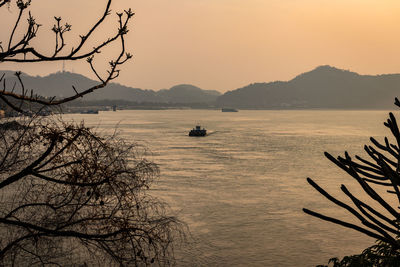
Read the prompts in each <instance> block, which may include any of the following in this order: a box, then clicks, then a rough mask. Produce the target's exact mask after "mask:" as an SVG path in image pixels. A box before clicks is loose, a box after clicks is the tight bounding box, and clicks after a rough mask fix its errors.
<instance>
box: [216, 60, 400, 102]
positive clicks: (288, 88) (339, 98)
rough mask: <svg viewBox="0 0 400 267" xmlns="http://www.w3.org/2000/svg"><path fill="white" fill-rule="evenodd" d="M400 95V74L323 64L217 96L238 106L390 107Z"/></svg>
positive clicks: (219, 100)
mask: <svg viewBox="0 0 400 267" xmlns="http://www.w3.org/2000/svg"><path fill="white" fill-rule="evenodd" d="M396 96H400V74H385V75H376V76H372V75H359V74H357V73H355V72H350V71H346V70H340V69H337V68H334V67H330V66H320V67H317V68H316V69H314V70H312V71H310V72H307V73H303V74H301V75H299V76H297V77H296V78H294V79H293V80H290V81H287V82H281V81H278V82H271V83H254V84H251V85H248V86H246V87H243V88H240V89H237V90H233V91H229V92H227V93H225V94H224V95H222V96H220V97H218V99H217V105H218V106H222V107H235V108H261V109H262V108H267V109H269V108H271V109H274V108H334V109H341V108H345V109H378V108H382V109H390V108H393V102H394V97H396Z"/></svg>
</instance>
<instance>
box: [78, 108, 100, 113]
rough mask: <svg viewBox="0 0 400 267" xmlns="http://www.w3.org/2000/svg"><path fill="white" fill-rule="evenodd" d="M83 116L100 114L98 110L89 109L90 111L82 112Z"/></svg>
mask: <svg viewBox="0 0 400 267" xmlns="http://www.w3.org/2000/svg"><path fill="white" fill-rule="evenodd" d="M81 114H99V111H98V110H96V109H88V110H82V111H81Z"/></svg>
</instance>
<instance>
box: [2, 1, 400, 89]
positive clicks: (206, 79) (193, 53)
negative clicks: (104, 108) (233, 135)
mask: <svg viewBox="0 0 400 267" xmlns="http://www.w3.org/2000/svg"><path fill="white" fill-rule="evenodd" d="M105 3H106V1H105V0H86V1H77V0H69V1H65V0H64V1H62V0H40V1H39V0H33V1H32V4H31V12H32V14H33V15H34V16H35V18H36V20H37V21H38V22H39V23H40V24H42V25H43V26H42V27H41V29H40V31H39V34H38V37H37V40H36V41H35V42H34V43H33V45H36V46H37V47H39V48H40V49H42V51H49V49H51V47H52V46H53V45H54V38H53V36H52V35H51V32H50V29H51V28H52V26H53V16H61V17H62V18H63V19H64V20H65V21H66V22H69V23H70V24H72V29H73V31H71V32H69V33H68V35H67V44H68V45H69V46H68V47H69V49H71V46H73V44H75V43H76V42H77V40H78V39H79V38H78V37H77V36H79V34H83V33H85V32H86V31H87V30H88V29H89V28H90V26H91V25H92V24H93V23H94V22H95V21H96V18H98V17H99V16H101V14H102V11H103V10H104V7H105ZM129 7H130V8H132V9H133V11H134V12H135V13H136V15H135V17H134V18H133V21H132V22H131V24H130V25H129V29H130V32H129V33H128V36H127V49H128V51H129V52H131V53H132V54H133V56H134V57H133V59H132V60H131V61H129V62H127V63H126V64H125V65H123V66H122V68H121V69H122V70H121V75H120V77H119V78H118V80H116V82H118V83H121V84H124V85H128V86H132V87H137V88H142V89H154V90H158V89H164V88H170V87H172V86H174V85H177V84H182V83H186V84H193V85H196V86H198V87H200V88H202V89H210V90H218V91H220V92H226V91H228V90H234V89H237V88H240V87H243V86H246V85H248V84H250V83H254V82H270V81H276V80H290V79H292V78H294V77H295V76H297V75H298V74H300V73H304V72H307V71H310V70H312V69H314V68H315V67H317V66H319V65H331V66H335V67H337V68H341V69H346V70H351V71H355V72H358V73H360V74H383V73H399V72H400V49H399V48H400V1H398V0H330V1H327V0H136V1H132V0H114V1H113V5H112V9H113V14H112V16H109V17H108V18H107V21H106V22H105V24H104V25H103V26H102V28H100V29H99V30H100V31H99V32H98V33H97V34H96V35H94V38H93V40H91V41H92V42H93V44H94V43H96V42H99V41H101V40H104V38H106V37H108V36H109V35H110V34H111V32H112V31H113V30H116V27H117V25H116V16H115V12H116V11H121V10H123V9H124V8H125V9H126V8H129ZM16 16H17V11H16V10H15V8H13V7H12V6H11V7H10V8H2V10H0V24H1V25H12V24H13V22H14V21H15V19H16ZM9 28H10V29H9V30H8V31H7V30H6V29H5V27H4V26H3V27H2V31H1V33H0V38H1V39H0V40H1V41H2V42H3V44H4V43H7V41H8V34H9V31H10V30H11V28H12V27H11V26H10V27H9ZM89 48H90V47H89ZM118 51H119V50H118V46H112V47H109V49H106V50H105V51H103V52H102V53H101V54H99V55H97V57H96V60H95V63H96V66H97V67H98V68H99V71H100V72H101V71H103V73H104V71H105V68H106V66H107V62H108V60H109V59H110V57H111V56H112V55H115V54H116V53H118ZM65 68H66V70H67V71H73V72H76V73H81V74H83V75H85V76H88V77H90V78H95V77H94V75H93V73H91V71H90V68H89V66H88V64H87V63H86V62H85V61H83V62H66V63H65ZM0 69H3V70H4V69H12V70H17V69H19V70H22V71H24V72H27V73H28V74H31V75H46V74H49V73H52V72H56V71H60V70H61V69H62V62H57V63H51V64H47V63H46V64H43V63H41V64H23V65H21V64H9V63H7V64H6V63H2V66H0Z"/></svg>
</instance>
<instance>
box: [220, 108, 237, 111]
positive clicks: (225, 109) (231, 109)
mask: <svg viewBox="0 0 400 267" xmlns="http://www.w3.org/2000/svg"><path fill="white" fill-rule="evenodd" d="M221 111H222V112H238V110H237V109H234V108H223V109H221Z"/></svg>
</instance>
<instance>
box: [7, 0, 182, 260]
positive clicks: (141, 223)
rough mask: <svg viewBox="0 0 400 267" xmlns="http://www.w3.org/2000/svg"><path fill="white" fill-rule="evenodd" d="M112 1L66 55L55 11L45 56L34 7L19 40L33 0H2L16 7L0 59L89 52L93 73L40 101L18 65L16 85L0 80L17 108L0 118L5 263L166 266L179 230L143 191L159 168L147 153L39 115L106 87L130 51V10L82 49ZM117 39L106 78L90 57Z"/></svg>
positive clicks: (35, 59)
mask: <svg viewBox="0 0 400 267" xmlns="http://www.w3.org/2000/svg"><path fill="white" fill-rule="evenodd" d="M111 2H112V1H111V0H108V1H106V7H105V12H104V13H103V15H102V16H101V17H100V18H99V20H98V21H97V22H96V23H95V24H94V26H92V27H91V28H90V30H89V31H88V33H87V34H85V35H82V36H81V38H80V42H79V43H78V44H77V46H76V47H75V48H72V49H70V50H68V52H65V48H66V43H65V38H66V37H65V34H66V33H67V32H69V31H70V30H71V25H69V24H64V25H62V23H61V18H59V17H55V25H54V27H53V29H52V30H53V32H54V34H55V40H56V41H55V49H54V51H53V52H52V53H50V54H49V55H45V54H42V53H40V52H38V51H37V50H36V49H35V47H33V46H31V43H32V40H33V39H35V38H36V37H37V36H38V29H39V27H40V24H39V23H37V22H36V19H35V18H34V17H33V16H32V15H31V13H30V12H29V13H28V14H27V25H26V31H25V33H24V34H23V35H22V37H21V39H19V40H15V39H16V37H15V33H16V31H18V28H19V25H20V23H21V20H22V18H23V17H24V15H25V14H26V13H27V11H28V10H29V6H30V4H31V1H30V0H25V1H23V0H17V1H11V0H9V1H7V0H0V8H2V7H7V6H9V5H12V4H15V5H16V7H17V9H18V11H19V12H18V14H17V19H16V23H15V24H14V25H12V26H11V27H12V31H11V35H10V36H9V38H8V42H7V43H5V42H1V43H0V51H1V52H0V62H10V61H11V62H17V63H19V64H22V63H26V62H38V63H45V62H48V61H58V60H81V59H83V60H85V59H86V60H87V62H88V63H89V66H90V68H91V69H92V70H93V72H94V73H95V75H96V76H97V77H98V79H99V84H98V85H96V86H94V87H91V88H87V89H85V90H83V91H81V92H78V91H77V90H76V89H75V88H72V89H71V91H72V94H71V96H69V97H65V98H55V97H53V98H45V97H41V96H38V95H36V94H35V93H34V92H33V91H32V90H28V89H26V88H25V85H24V83H23V80H22V78H21V74H20V72H17V73H16V76H17V80H18V84H14V86H13V87H12V88H7V87H6V83H5V82H4V79H5V77H4V75H3V76H2V77H1V80H2V81H3V83H2V84H3V90H1V91H0V98H1V99H2V100H3V101H4V103H5V105H7V106H8V107H9V108H11V109H13V110H14V111H15V112H16V113H18V114H19V116H18V117H15V118H6V119H3V121H2V122H1V123H0V265H1V266H3V265H12V266H14V265H17V266H21V265H25V266H31V265H43V266H44V265H48V264H49V265H59V266H65V265H70V266H72V265H74V266H75V265H103V266H108V265H121V266H122V265H135V266H137V265H140V266H141V265H150V264H158V265H169V264H171V263H173V259H174V257H173V245H174V242H175V240H176V239H177V238H181V237H184V232H183V230H182V229H183V228H182V224H181V223H180V222H179V221H178V220H177V219H176V218H175V217H172V216H168V215H167V214H166V209H165V205H164V204H163V203H162V202H160V201H159V200H157V199H155V198H153V197H151V196H150V195H149V194H148V193H147V191H148V189H149V186H150V185H151V182H152V181H153V179H154V178H155V177H157V175H158V168H157V166H156V165H155V164H154V163H152V162H149V161H147V160H146V159H145V158H144V155H145V154H144V153H143V151H142V150H141V147H140V146H138V145H137V144H129V143H126V142H125V141H124V140H122V139H120V138H118V136H116V135H111V136H103V135H99V134H97V133H95V132H94V131H93V130H91V129H89V128H87V127H85V126H84V125H83V124H73V123H67V122H64V121H63V120H62V118H61V117H57V116H50V117H41V116H39V115H40V111H41V110H42V109H43V107H49V106H58V105H60V104H62V103H66V102H69V101H72V100H74V99H76V98H78V97H82V96H84V95H86V94H88V93H91V92H93V91H94V90H97V89H99V88H102V87H105V86H106V85H107V84H108V83H109V82H110V81H111V80H113V79H115V78H116V77H117V76H118V74H119V69H118V68H119V66H120V65H122V64H123V63H124V62H125V61H126V60H128V59H129V58H130V57H131V55H130V54H127V53H126V52H125V41H124V36H125V35H126V34H127V32H128V29H127V25H128V22H129V20H130V19H131V18H132V16H133V13H132V11H131V10H126V11H124V13H117V17H118V24H119V25H118V26H119V27H118V30H117V32H116V33H115V35H114V36H111V37H109V38H106V40H105V41H103V42H101V43H100V44H98V45H96V46H94V47H93V46H90V47H89V50H88V47H87V46H88V43H87V42H88V39H89V38H90V37H91V35H92V33H93V32H94V31H96V30H97V29H98V27H99V25H100V24H102V23H103V21H104V20H105V19H106V17H107V16H108V15H109V14H110V12H111V11H110V6H111ZM3 27H4V25H3ZM116 41H119V42H120V44H121V49H120V51H118V53H117V56H116V58H115V60H112V61H111V62H110V69H109V70H108V74H107V75H106V77H101V76H100V75H99V74H98V72H97V71H96V69H95V67H94V65H93V60H94V57H95V56H96V55H98V53H100V52H101V49H102V48H103V47H105V46H107V45H109V44H110V43H113V42H116ZM82 51H85V52H82ZM64 52H65V53H64ZM32 111H34V112H32ZM21 115H23V116H21ZM25 115H30V116H25Z"/></svg>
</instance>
